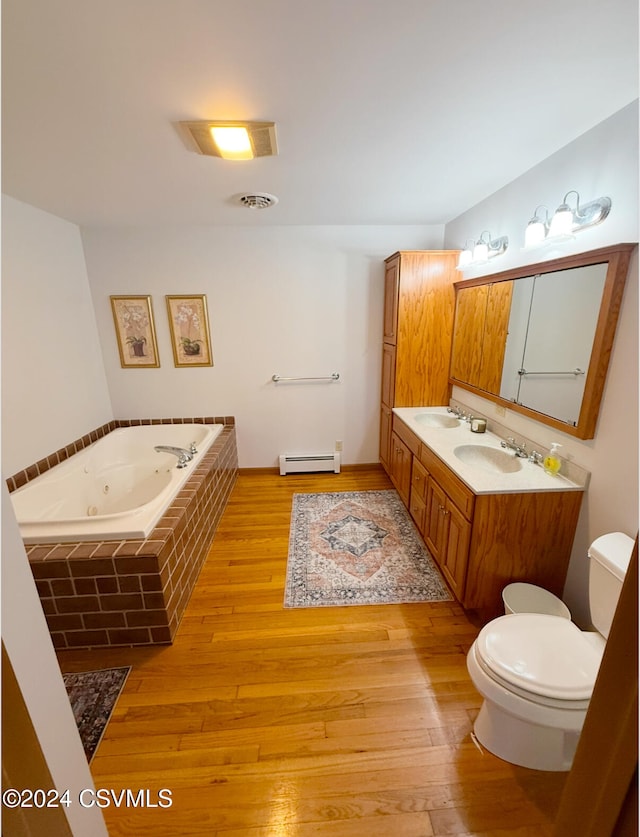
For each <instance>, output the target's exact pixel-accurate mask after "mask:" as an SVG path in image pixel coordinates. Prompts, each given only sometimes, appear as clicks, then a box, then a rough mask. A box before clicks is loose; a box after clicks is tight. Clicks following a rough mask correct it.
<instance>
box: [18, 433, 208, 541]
mask: <svg viewBox="0 0 640 837" xmlns="http://www.w3.org/2000/svg"><path fill="white" fill-rule="evenodd" d="M222 429H223V425H222V424H153V425H140V426H135V427H120V428H118V429H117V430H113V431H112V432H111V433H109V434H107V435H106V436H104V437H103V438H102V439H99V440H98V441H97V442H94V443H93V444H92V445H90V446H89V447H87V448H84V450H82V451H80V452H79V453H77V454H75V455H74V456H72V457H70V458H69V459H67V460H65V461H64V462H62V463H60V465H56V466H55V467H54V468H51V469H50V470H49V471H47V472H46V473H44V474H42V475H41V476H39V477H36V478H35V479H33V480H31V481H30V482H28V483H27V484H26V485H24V486H23V487H22V488H18V489H17V490H16V491H13V492H12V493H11V495H10V496H11V500H12V502H13V507H14V510H15V513H16V517H17V519H18V524H19V526H20V533H21V535H22V539H23V540H24V542H25V543H69V542H73V541H100V540H127V539H137V538H141V539H142V538H146V537H147V536H148V535H149V534H150V533H151V531H152V530H153V529H154V528H155V526H156V524H157V522H158V520H160V518H161V517H162V515H163V514H164V512H165V510H166V509H167V508H168V507H169V506H170V504H171V502H172V501H173V499H174V497H175V496H176V494H177V493H178V491H179V490H180V489H181V487H182V486H183V485H184V484H185V482H186V481H187V480H188V479H189V477H190V475H191V474H192V473H193V471H194V470H195V468H196V467H197V466H198V463H199V462H200V460H201V459H202V457H203V456H204V454H205V453H206V451H207V450H208V448H209V447H210V445H211V444H212V443H213V441H214V439H215V438H216V437H217V436H218V435H219V434H220V433H221V432H222ZM192 443H195V446H196V448H197V453H196V454H194V456H193V459H192V460H191V461H190V462H189V463H188V465H187V466H186V467H184V468H178V467H177V465H178V458H177V457H176V456H175V455H174V454H172V453H166V452H156V451H155V450H154V448H155V446H156V445H171V446H174V447H178V448H185V449H189V448H190V446H191V444H192Z"/></svg>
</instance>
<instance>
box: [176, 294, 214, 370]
mask: <svg viewBox="0 0 640 837" xmlns="http://www.w3.org/2000/svg"><path fill="white" fill-rule="evenodd" d="M167 313H168V315H169V330H170V332H171V343H172V346H173V359H174V362H175V365H176V366H213V357H212V354H211V338H210V336H209V318H208V315H207V298H206V296H205V295H204V294H193V295H191V296H167Z"/></svg>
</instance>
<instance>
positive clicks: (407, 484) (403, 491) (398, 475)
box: [390, 432, 413, 507]
mask: <svg viewBox="0 0 640 837" xmlns="http://www.w3.org/2000/svg"><path fill="white" fill-rule="evenodd" d="M412 459H413V456H412V454H411V451H410V450H409V448H408V447H407V446H406V445H405V443H404V442H403V441H402V439H400V437H399V436H398V435H397V434H396V433H393V432H392V433H391V475H390V476H391V480H392V482H393V484H394V485H395V487H396V490H397V492H398V494H399V495H400V498H401V500H402V502H403V503H404V504H405V506H407V507H408V506H409V495H410V492H411V460H412Z"/></svg>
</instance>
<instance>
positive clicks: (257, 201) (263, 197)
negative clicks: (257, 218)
mask: <svg viewBox="0 0 640 837" xmlns="http://www.w3.org/2000/svg"><path fill="white" fill-rule="evenodd" d="M239 201H240V203H241V204H242V205H243V206H246V207H247V208H248V209H268V208H269V207H270V206H275V205H276V204H277V203H278V198H276V196H275V195H268V194H267V193H266V192H253V193H251V194H247V195H240V198H239Z"/></svg>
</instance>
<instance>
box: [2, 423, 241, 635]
mask: <svg viewBox="0 0 640 837" xmlns="http://www.w3.org/2000/svg"><path fill="white" fill-rule="evenodd" d="M188 422H196V423H223V424H224V425H225V426H224V429H223V431H222V433H221V434H220V435H219V436H218V437H217V439H215V440H214V442H213V444H212V446H211V448H210V449H209V450H208V451H207V453H206V454H205V456H204V457H203V458H202V460H201V461H200V463H199V464H198V467H197V469H196V470H194V472H193V473H192V474H191V475H190V478H189V480H188V481H187V482H186V483H185V485H184V486H183V487H182V489H181V490H180V491H179V493H178V495H177V496H176V498H175V499H174V501H173V503H172V504H171V505H170V506H169V508H168V509H167V511H166V513H165V514H164V515H163V517H162V518H161V519H160V521H159V523H158V525H157V526H156V528H155V529H154V530H153V531H152V532H151V534H150V535H149V537H148V538H146V539H145V540H137V541H136V540H120V541H118V540H113V541H99V542H98V541H84V542H82V543H64V544H55V543H51V544H34V545H28V546H26V547H25V548H26V550H27V555H28V558H29V563H30V565H31V569H32V572H33V575H34V578H35V580H36V585H37V588H38V592H39V594H40V600H41V602H42V606H43V609H44V613H45V616H46V618H47V622H48V625H49V630H50V632H51V636H52V639H53V642H54V645H55V646H56V647H57V648H89V647H95V646H118V645H153V644H166V643H170V642H171V641H172V639H173V637H174V635H175V632H176V630H177V628H178V625H179V624H180V619H181V618H182V615H183V613H184V610H185V607H186V605H187V602H188V601H189V598H190V596H191V593H192V591H193V588H194V586H195V583H196V580H197V578H198V575H199V573H200V570H201V568H202V565H203V563H204V560H205V558H206V556H207V552H208V550H209V547H210V545H211V542H212V540H213V536H214V534H215V531H216V528H217V526H218V522H219V520H220V517H221V515H222V512H223V510H224V507H225V505H226V503H227V500H228V498H229V494H230V493H231V489H232V488H233V485H234V483H235V479H236V476H237V472H238V454H237V448H236V434H235V425H234V420H233V418H232V417H225V418H204V419H197V418H196V419H193V418H191V419H186V418H185V419H168V420H165V421H160V420H140V421H115V422H110V423H109V424H108V425H104V426H103V427H102V428H100V429H98V430H96V431H94V432H93V433H91V434H88V435H87V436H85V437H83V439H82V440H78V441H77V442H75V443H73V445H70V446H67V448H65V449H63V451H58V452H57V453H56V454H54V455H53V456H50V457H47V458H46V459H45V460H41V461H40V462H39V463H36V465H33V466H31V467H30V468H27V469H25V471H22V472H20V473H19V474H17V475H14V476H13V477H11V478H10V479H9V480H7V484H8V486H9V490H10V491H11V490H15V488H16V487H18V486H19V485H23V484H24V483H25V482H27V481H28V480H29V479H33V478H34V477H35V476H37V475H39V474H40V473H43V472H44V471H45V470H47V469H48V468H50V467H53V465H54V464H57V463H58V462H59V461H62V460H64V459H66V458H67V457H68V456H71V455H73V454H74V453H75V452H76V451H77V450H81V449H82V448H84V447H86V446H87V445H89V444H92V443H93V442H94V441H96V440H97V439H98V438H101V436H103V435H106V433H108V432H110V431H111V430H113V429H115V428H116V427H123V426H131V425H136V424H156V423H157V424H163V423H165V424H172V423H179V424H181V423H188ZM65 454H66V455H65Z"/></svg>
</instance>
